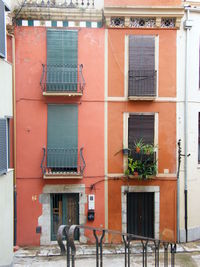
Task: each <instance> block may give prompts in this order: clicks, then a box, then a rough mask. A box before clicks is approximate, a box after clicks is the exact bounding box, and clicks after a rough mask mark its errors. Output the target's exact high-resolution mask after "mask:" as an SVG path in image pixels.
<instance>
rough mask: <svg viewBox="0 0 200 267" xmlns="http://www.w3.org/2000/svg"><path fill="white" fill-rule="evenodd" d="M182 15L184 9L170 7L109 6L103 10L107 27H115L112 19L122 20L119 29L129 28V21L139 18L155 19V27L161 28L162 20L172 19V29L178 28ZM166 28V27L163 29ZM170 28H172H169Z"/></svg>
mask: <svg viewBox="0 0 200 267" xmlns="http://www.w3.org/2000/svg"><path fill="white" fill-rule="evenodd" d="M183 15H184V8H183V7H181V6H177V7H171V6H164V7H160V6H146V7H143V6H135V7H133V6H124V7H119V6H109V7H105V8H104V17H105V20H106V26H107V27H109V28H110V27H111V28H112V27H116V25H113V22H112V19H113V18H121V19H122V20H124V24H121V25H120V27H125V28H129V27H132V26H131V23H130V21H131V19H132V20H133V19H134V18H141V19H146V18H149V19H152V18H153V19H155V27H156V28H159V27H161V28H162V20H164V19H173V20H174V28H179V27H180V22H181V18H182V17H183ZM133 27H134V26H133ZM142 28H144V27H142ZM165 28H167V26H166V27H165ZM170 28H172V26H170Z"/></svg>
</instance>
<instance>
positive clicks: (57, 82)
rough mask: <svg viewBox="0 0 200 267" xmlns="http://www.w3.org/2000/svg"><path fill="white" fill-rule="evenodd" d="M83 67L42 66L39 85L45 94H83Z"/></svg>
mask: <svg viewBox="0 0 200 267" xmlns="http://www.w3.org/2000/svg"><path fill="white" fill-rule="evenodd" d="M82 69H83V65H82V64H81V65H73V64H48V65H44V64H42V76H41V80H40V85H41V88H42V91H43V92H46V93H80V94H82V93H83V89H84V87H85V80H84V78H83V73H82Z"/></svg>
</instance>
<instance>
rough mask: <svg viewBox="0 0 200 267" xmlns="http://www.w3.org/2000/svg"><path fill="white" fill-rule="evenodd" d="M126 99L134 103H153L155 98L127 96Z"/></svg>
mask: <svg viewBox="0 0 200 267" xmlns="http://www.w3.org/2000/svg"><path fill="white" fill-rule="evenodd" d="M128 99H129V100H134V101H154V100H155V99H156V96H129V97H128Z"/></svg>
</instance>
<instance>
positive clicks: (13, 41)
mask: <svg viewBox="0 0 200 267" xmlns="http://www.w3.org/2000/svg"><path fill="white" fill-rule="evenodd" d="M8 36H10V37H11V38H12V95H13V139H14V140H13V165H14V166H13V167H14V177H13V197H14V246H16V243H17V187H16V101H15V100H16V96H15V36H14V35H13V34H10V33H8Z"/></svg>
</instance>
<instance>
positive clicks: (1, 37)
mask: <svg viewBox="0 0 200 267" xmlns="http://www.w3.org/2000/svg"><path fill="white" fill-rule="evenodd" d="M5 56H6V27H5V5H4V3H3V1H2V0H0V57H3V58H5Z"/></svg>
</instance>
